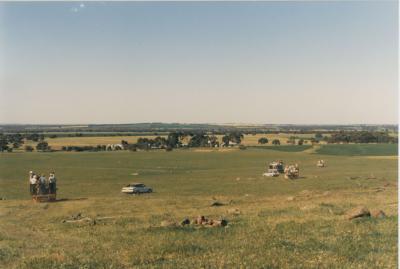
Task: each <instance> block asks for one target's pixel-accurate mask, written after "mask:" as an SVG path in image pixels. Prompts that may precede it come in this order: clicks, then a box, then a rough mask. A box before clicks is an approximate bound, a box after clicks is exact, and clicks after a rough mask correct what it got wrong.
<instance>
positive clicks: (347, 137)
mask: <svg viewBox="0 0 400 269" xmlns="http://www.w3.org/2000/svg"><path fill="white" fill-rule="evenodd" d="M323 139H324V140H325V141H326V142H328V143H398V138H397V137H393V136H390V135H389V134H388V132H369V131H361V132H345V131H341V132H337V133H333V134H331V136H329V137H327V136H326V137H324V138H323Z"/></svg>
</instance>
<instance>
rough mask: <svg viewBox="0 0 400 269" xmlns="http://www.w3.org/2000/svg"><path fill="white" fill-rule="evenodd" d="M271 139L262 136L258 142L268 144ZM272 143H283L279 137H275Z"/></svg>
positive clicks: (276, 144)
mask: <svg viewBox="0 0 400 269" xmlns="http://www.w3.org/2000/svg"><path fill="white" fill-rule="evenodd" d="M268 142H269V140H268V138H266V137H261V138H260V139H258V144H262V145H264V144H268ZM271 143H272V145H275V146H278V145H280V144H281V141H280V140H279V139H274V140H272V142H271Z"/></svg>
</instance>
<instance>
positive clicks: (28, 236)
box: [0, 149, 397, 269]
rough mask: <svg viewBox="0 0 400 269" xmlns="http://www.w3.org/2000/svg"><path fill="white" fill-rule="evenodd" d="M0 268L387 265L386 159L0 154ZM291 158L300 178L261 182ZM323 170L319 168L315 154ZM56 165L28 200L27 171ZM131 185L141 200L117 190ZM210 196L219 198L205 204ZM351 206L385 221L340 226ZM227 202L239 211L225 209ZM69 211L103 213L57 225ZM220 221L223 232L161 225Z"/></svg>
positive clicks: (392, 193) (392, 176)
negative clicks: (46, 189) (52, 179)
mask: <svg viewBox="0 0 400 269" xmlns="http://www.w3.org/2000/svg"><path fill="white" fill-rule="evenodd" d="M0 158H1V162H0V197H4V198H6V200H2V201H0V217H1V221H0V268H40V269H43V268H189V267H190V268H240V267H242V268H317V267H318V268H396V267H397V158H395V157H394V158H392V157H391V158H387V157H374V158H371V157H368V156H353V157H350V156H335V155H331V156H327V155H319V154H315V153H313V154H309V153H306V152H284V151H276V150H268V149H265V150H261V149H248V150H243V151H241V150H231V151H204V152H202V151H191V150H176V151H173V152H163V151H157V152H135V153H132V152H99V153H62V152H60V153H11V154H2V155H1V156H0ZM275 159H283V160H284V161H285V163H292V162H298V163H299V164H300V168H301V170H300V173H301V176H302V178H300V179H298V180H295V181H289V180H285V179H283V177H282V176H281V177H279V178H263V177H261V174H262V172H264V171H265V166H266V163H267V162H269V161H272V160H275ZM318 159H324V160H326V162H327V165H328V166H327V167H326V168H323V169H318V168H317V167H316V160H318ZM29 170H34V171H36V172H44V173H46V174H47V173H48V172H50V171H51V170H55V171H56V174H57V176H58V180H59V184H58V188H59V199H62V200H60V201H59V202H56V203H51V204H35V203H32V202H31V201H30V200H29V195H28V185H27V172H28V171H29ZM135 181H140V182H143V183H145V184H146V185H149V186H151V187H153V189H154V191H155V192H154V193H153V194H151V195H141V196H125V195H122V194H120V189H121V187H122V186H123V185H124V184H126V183H129V182H135ZM214 199H217V200H219V201H223V202H228V201H231V203H230V204H228V205H225V206H220V207H210V204H211V203H212V202H213V201H214ZM357 205H365V206H366V207H368V208H369V209H371V210H374V209H381V210H383V211H384V212H385V213H386V214H387V217H386V218H382V219H375V218H367V219H360V220H353V221H349V220H346V219H345V216H344V214H345V212H346V211H347V210H348V209H351V208H353V207H354V206H357ZM233 208H237V209H239V210H240V212H241V213H240V214H239V215H232V214H229V213H227V211H228V210H229V209H233ZM76 213H82V215H85V216H90V217H93V218H95V217H97V218H101V217H109V218H108V219H105V220H104V221H101V222H100V221H99V222H98V223H97V224H96V225H87V224H74V223H63V220H64V219H67V218H69V217H70V216H71V215H73V214H76ZM197 215H206V216H209V217H212V218H219V217H221V216H222V217H225V218H226V219H228V221H229V226H228V227H227V228H199V229H198V228H195V227H185V228H161V227H157V226H159V225H160V222H161V221H162V220H177V221H180V220H182V219H183V218H185V217H189V218H193V217H195V216H197Z"/></svg>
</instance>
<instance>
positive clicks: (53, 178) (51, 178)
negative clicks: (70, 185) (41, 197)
mask: <svg viewBox="0 0 400 269" xmlns="http://www.w3.org/2000/svg"><path fill="white" fill-rule="evenodd" d="M56 190H57V189H56V176H55V173H54V172H51V173H50V175H49V193H50V194H55V193H56Z"/></svg>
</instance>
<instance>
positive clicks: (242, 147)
mask: <svg viewBox="0 0 400 269" xmlns="http://www.w3.org/2000/svg"><path fill="white" fill-rule="evenodd" d="M239 149H241V150H245V149H247V147H246V146H245V145H239Z"/></svg>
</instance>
